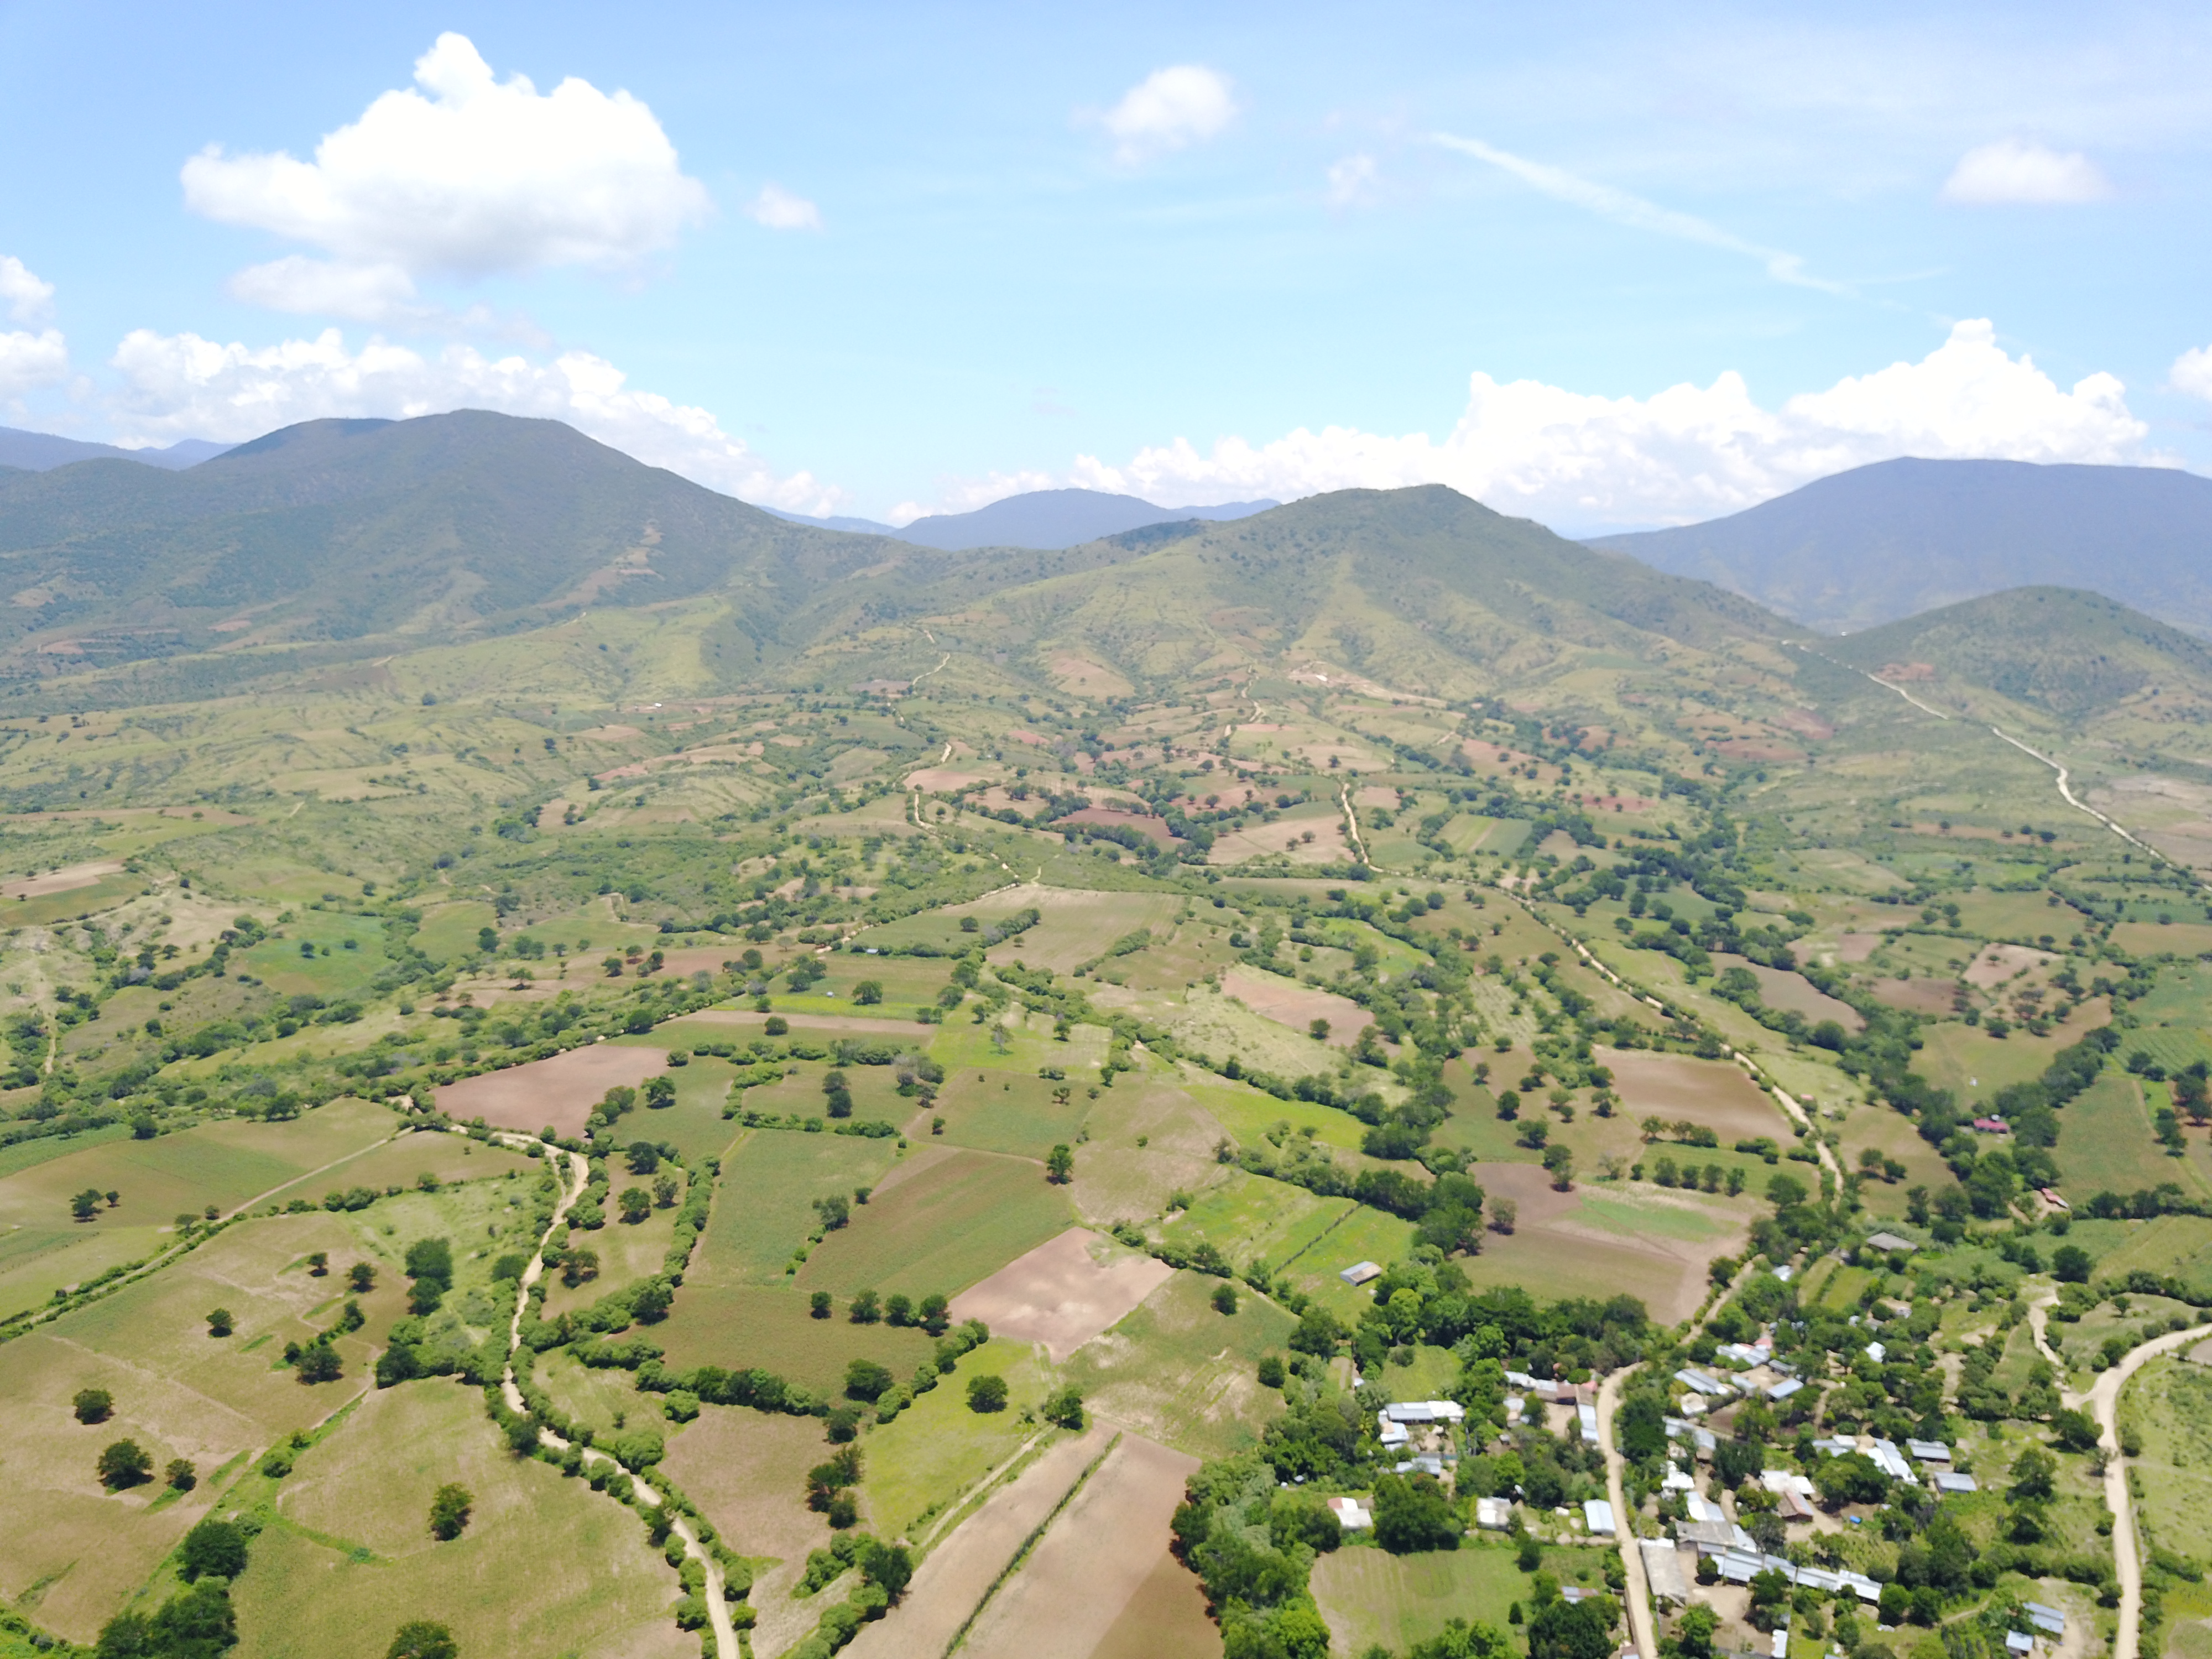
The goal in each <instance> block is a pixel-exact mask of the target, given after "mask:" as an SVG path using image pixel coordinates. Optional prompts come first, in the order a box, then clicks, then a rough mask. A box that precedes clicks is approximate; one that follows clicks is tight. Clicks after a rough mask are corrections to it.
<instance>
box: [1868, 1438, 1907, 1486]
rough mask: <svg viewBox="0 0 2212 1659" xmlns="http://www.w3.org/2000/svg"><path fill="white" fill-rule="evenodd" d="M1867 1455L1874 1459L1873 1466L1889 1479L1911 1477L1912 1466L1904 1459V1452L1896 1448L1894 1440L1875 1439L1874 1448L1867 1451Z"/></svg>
mask: <svg viewBox="0 0 2212 1659" xmlns="http://www.w3.org/2000/svg"><path fill="white" fill-rule="evenodd" d="M1867 1455H1868V1456H1869V1457H1870V1458H1872V1459H1873V1460H1874V1466H1875V1468H1878V1469H1880V1470H1881V1472H1882V1473H1883V1474H1886V1475H1887V1476H1888V1477H1889V1478H1890V1479H1891V1480H1911V1479H1912V1466H1911V1464H1910V1463H1908V1462H1905V1454H1904V1453H1902V1452H1900V1451H1899V1450H1898V1449H1897V1443H1896V1442H1895V1441H1894V1440H1877V1441H1875V1443H1874V1449H1872V1450H1871V1451H1869V1452H1868V1453H1867Z"/></svg>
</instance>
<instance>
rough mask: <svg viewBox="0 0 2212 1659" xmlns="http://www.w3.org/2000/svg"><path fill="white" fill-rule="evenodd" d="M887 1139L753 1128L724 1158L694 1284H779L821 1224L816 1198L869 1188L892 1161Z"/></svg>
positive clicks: (894, 1151)
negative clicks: (797, 1252) (786, 1266)
mask: <svg viewBox="0 0 2212 1659" xmlns="http://www.w3.org/2000/svg"><path fill="white" fill-rule="evenodd" d="M897 1156H898V1152H897V1149H896V1146H894V1145H893V1143H891V1142H890V1141H888V1140H871V1139H866V1138H864V1137H861V1136H859V1135H833V1134H818V1135H811V1134H804V1133H799V1132H797V1131H787V1130H781V1129H756V1130H754V1131H752V1132H751V1133H750V1134H748V1135H747V1136H746V1137H745V1138H744V1139H743V1140H741V1141H739V1142H738V1145H737V1146H734V1147H733V1148H732V1149H731V1152H730V1153H729V1155H728V1156H727V1157H726V1158H724V1159H723V1160H722V1175H721V1180H720V1183H719V1185H720V1191H719V1192H718V1193H717V1194H716V1195H715V1202H714V1210H713V1212H712V1214H711V1215H710V1216H709V1217H708V1223H707V1232H706V1236H705V1237H704V1238H703V1239H702V1240H701V1250H700V1255H699V1257H698V1260H697V1265H696V1270H695V1271H694V1273H693V1274H692V1275H691V1276H692V1278H693V1279H699V1280H702V1281H717V1282H720V1281H726V1282H730V1283H734V1284H751V1285H765V1284H779V1285H780V1284H781V1283H782V1282H783V1278H784V1272H783V1269H784V1264H785V1263H786V1262H787V1261H790V1259H791V1254H792V1252H793V1250H795V1249H798V1247H799V1245H800V1244H802V1243H805V1240H806V1236H807V1234H808V1233H809V1232H811V1231H812V1230H813V1228H814V1227H815V1225H817V1221H818V1219H819V1218H818V1217H817V1214H816V1212H815V1210H814V1200H817V1199H819V1198H830V1197H844V1198H846V1199H848V1200H849V1199H850V1198H851V1196H852V1194H853V1190H854V1188H858V1187H872V1186H875V1185H876V1184H877V1183H878V1182H881V1181H882V1180H883V1178H884V1173H885V1171H887V1170H890V1167H891V1165H892V1164H893V1163H894V1162H895V1161H896V1158H897Z"/></svg>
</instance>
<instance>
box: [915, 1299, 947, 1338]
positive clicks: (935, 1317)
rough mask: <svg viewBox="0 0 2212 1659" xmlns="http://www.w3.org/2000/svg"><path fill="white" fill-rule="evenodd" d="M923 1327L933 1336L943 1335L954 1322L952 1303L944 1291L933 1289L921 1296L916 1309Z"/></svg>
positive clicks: (916, 1314)
mask: <svg viewBox="0 0 2212 1659" xmlns="http://www.w3.org/2000/svg"><path fill="white" fill-rule="evenodd" d="M915 1316H916V1317H917V1318H918V1319H920V1321H921V1328H922V1329H923V1330H925V1331H927V1333H928V1334H930V1335H932V1336H942V1335H944V1334H945V1330H946V1328H948V1327H949V1326H950V1325H951V1323H952V1304H951V1302H950V1301H949V1300H948V1299H947V1298H946V1297H945V1292H944V1291H931V1292H930V1293H929V1294H928V1295H927V1296H925V1297H922V1298H921V1304H920V1305H919V1306H918V1307H917V1308H916V1309H915Z"/></svg>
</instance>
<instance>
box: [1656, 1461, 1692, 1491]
mask: <svg viewBox="0 0 2212 1659" xmlns="http://www.w3.org/2000/svg"><path fill="white" fill-rule="evenodd" d="M1697 1489H1698V1483H1697V1482H1696V1481H1694V1480H1691V1479H1690V1477H1689V1475H1688V1474H1686V1472H1685V1471H1684V1470H1683V1469H1682V1468H1680V1465H1678V1464H1674V1463H1669V1464H1668V1466H1667V1478H1666V1479H1665V1480H1662V1481H1661V1482H1660V1483H1659V1490H1660V1491H1662V1492H1695V1491H1697Z"/></svg>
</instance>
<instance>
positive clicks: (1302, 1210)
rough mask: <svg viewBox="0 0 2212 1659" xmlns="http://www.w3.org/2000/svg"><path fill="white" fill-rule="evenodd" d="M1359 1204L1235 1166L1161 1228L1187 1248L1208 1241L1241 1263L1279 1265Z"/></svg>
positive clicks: (1315, 1240)
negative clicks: (1319, 1196)
mask: <svg viewBox="0 0 2212 1659" xmlns="http://www.w3.org/2000/svg"><path fill="white" fill-rule="evenodd" d="M1356 1208H1358V1206H1356V1205H1355V1204H1354V1203H1353V1202H1352V1200H1350V1199H1348V1198H1318V1197H1316V1196H1315V1195H1314V1194H1311V1193H1310V1192H1308V1191H1307V1190H1306V1189H1305V1188H1303V1187H1294V1186H1292V1185H1291V1184H1290V1183H1289V1182H1285V1181H1269V1180H1267V1178H1265V1177H1264V1176H1255V1175H1247V1174H1246V1173H1245V1172H1244V1171H1243V1170H1233V1171H1232V1172H1231V1174H1230V1175H1229V1176H1228V1177H1227V1178H1226V1179H1225V1180H1223V1181H1221V1182H1218V1184H1217V1185H1215V1186H1213V1187H1212V1188H1208V1189H1206V1190H1205V1191H1203V1192H1200V1193H1199V1194H1197V1195H1196V1197H1195V1198H1194V1200H1193V1201H1192V1203H1191V1206H1190V1207H1189V1208H1188V1209H1187V1210H1185V1211H1184V1212H1182V1214H1180V1215H1178V1216H1176V1218H1174V1219H1173V1220H1172V1221H1170V1222H1169V1223H1168V1225H1167V1227H1166V1228H1165V1230H1164V1231H1165V1234H1166V1237H1167V1239H1168V1241H1169V1242H1170V1243H1175V1244H1180V1245H1182V1246H1183V1247H1184V1248H1185V1249H1189V1248H1190V1247H1191V1246H1193V1245H1195V1244H1199V1243H1210V1244H1212V1246H1213V1247H1214V1248H1215V1249H1218V1250H1219V1251H1220V1252H1221V1253H1222V1254H1223V1255H1225V1256H1227V1257H1228V1258H1229V1259H1230V1260H1231V1261H1234V1262H1237V1263H1239V1264H1241V1265H1249V1264H1251V1263H1253V1262H1255V1261H1267V1262H1269V1263H1271V1264H1274V1265H1276V1266H1278V1267H1279V1266H1282V1265H1285V1264H1287V1263H1289V1262H1291V1261H1294V1260H1296V1259H1297V1258H1299V1257H1300V1256H1302V1255H1304V1253H1305V1252H1306V1251H1307V1250H1309V1249H1311V1248H1312V1247H1313V1246H1314V1245H1315V1244H1316V1242H1317V1241H1319V1240H1320V1239H1322V1238H1323V1237H1327V1236H1328V1234H1329V1233H1330V1231H1332V1230H1333V1229H1334V1228H1335V1227H1337V1226H1338V1225H1340V1224H1341V1223H1342V1222H1343V1221H1344V1220H1345V1218H1346V1217H1347V1216H1349V1215H1350V1214H1351V1212H1352V1211H1353V1210H1354V1209H1356ZM1343 1265H1346V1264H1342V1263H1340V1264H1339V1266H1343ZM1332 1271H1334V1270H1332Z"/></svg>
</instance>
